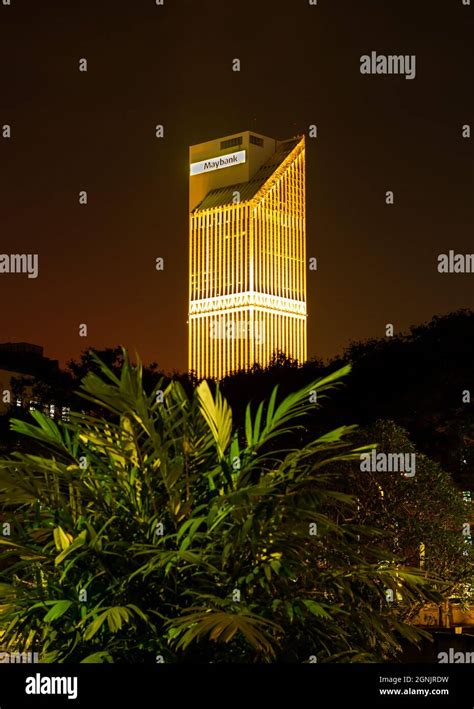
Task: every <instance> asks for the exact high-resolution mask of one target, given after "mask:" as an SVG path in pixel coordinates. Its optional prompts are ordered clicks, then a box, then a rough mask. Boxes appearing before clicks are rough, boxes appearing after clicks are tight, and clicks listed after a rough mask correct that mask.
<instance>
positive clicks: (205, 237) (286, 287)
mask: <svg viewBox="0 0 474 709" xmlns="http://www.w3.org/2000/svg"><path fill="white" fill-rule="evenodd" d="M189 180H190V186H189V211H190V249H189V260H190V269H189V270H190V277H189V368H190V369H191V370H193V371H194V372H195V373H196V374H197V376H198V377H214V378H217V379H220V378H222V377H224V376H225V375H226V374H229V373H231V372H234V371H236V370H239V369H248V368H249V367H251V366H252V365H253V364H254V363H259V364H261V365H263V366H265V365H266V364H268V362H269V361H270V360H271V358H272V355H273V353H275V352H277V351H281V352H284V353H285V354H286V355H287V356H288V357H292V358H293V359H296V360H298V361H299V362H303V361H304V360H305V359H306V265H305V264H306V221H305V141H304V136H299V137H296V138H291V139H290V140H283V141H277V140H274V139H273V138H268V137H266V136H263V135H258V134H256V133H253V132H249V131H246V132H244V133H240V134H236V135H231V136H227V137H225V138H221V139H218V140H212V141H209V142H207V143H201V144H199V145H194V146H192V147H191V148H190V178H189Z"/></svg>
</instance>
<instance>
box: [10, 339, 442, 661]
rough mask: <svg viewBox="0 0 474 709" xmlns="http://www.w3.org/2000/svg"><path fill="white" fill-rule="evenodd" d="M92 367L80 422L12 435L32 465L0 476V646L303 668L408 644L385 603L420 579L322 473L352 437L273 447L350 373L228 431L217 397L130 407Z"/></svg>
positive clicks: (130, 378) (124, 373) (133, 394)
mask: <svg viewBox="0 0 474 709" xmlns="http://www.w3.org/2000/svg"><path fill="white" fill-rule="evenodd" d="M98 364H99V366H100V374H96V373H89V374H88V375H87V376H86V378H85V379H84V381H83V385H82V396H83V398H84V399H85V400H86V401H88V402H89V410H88V411H87V410H84V411H81V412H76V413H71V415H70V421H69V422H68V423H61V422H55V421H52V420H51V419H50V418H48V417H47V416H45V415H43V414H41V413H39V412H32V416H33V419H34V421H33V422H32V423H25V422H21V421H14V422H13V424H12V426H13V428H14V430H15V431H16V432H18V433H21V434H24V436H25V437H26V438H25V441H28V440H30V441H32V440H34V441H35V442H36V443H37V444H39V445H40V446H41V447H42V448H43V449H44V450H43V451H42V453H41V454H38V452H25V451H17V452H15V453H13V454H12V455H10V456H9V457H8V458H5V459H3V460H1V461H0V508H1V509H2V510H3V512H2V523H3V529H4V530H5V529H8V527H9V528H10V531H9V533H8V534H5V533H4V534H3V535H0V582H1V583H0V629H1V631H2V632H3V638H2V644H3V646H4V647H11V648H13V647H14V648H15V649H16V650H18V649H21V650H22V651H27V650H31V649H34V650H36V651H39V652H40V653H41V658H42V660H43V661H46V662H48V661H60V662H61V661H80V662H104V661H114V662H121V661H122V662H124V661H126V662H156V661H158V662H160V661H163V662H255V661H273V660H286V661H297V662H305V661H308V658H309V657H310V656H313V657H314V656H316V657H317V658H318V661H331V660H332V661H337V660H339V661H356V660H377V659H384V658H389V657H392V656H393V654H394V653H396V652H397V650H398V648H399V643H400V639H402V638H406V639H408V640H412V641H416V640H417V639H418V637H419V633H418V631H415V630H414V629H413V628H411V627H410V626H408V625H406V624H404V623H403V622H402V621H401V620H400V613H399V612H398V611H397V604H393V603H392V604H390V603H388V602H387V600H386V596H387V589H392V590H393V591H394V593H395V597H396V598H398V599H399V602H398V606H401V605H405V606H406V605H407V604H410V603H415V602H416V601H419V600H420V598H424V597H425V596H427V597H429V595H430V591H429V586H428V585H427V581H426V579H425V578H423V577H422V576H421V575H420V573H419V572H416V571H415V570H410V569H404V568H402V567H401V566H400V565H399V564H398V563H397V560H396V559H395V558H394V557H391V558H387V553H386V552H381V551H379V549H378V546H377V540H378V537H379V536H380V532H375V530H371V529H369V528H366V527H362V526H357V525H355V524H354V522H353V519H354V509H353V508H354V504H355V501H354V499H353V498H352V497H351V496H350V495H346V494H342V493H340V492H339V493H338V492H336V491H334V490H332V489H331V473H330V472H328V470H329V469H330V468H332V467H334V465H335V464H337V462H338V461H347V460H353V459H357V458H358V457H359V455H360V450H361V449H358V450H352V449H351V448H350V445H349V444H348V443H347V442H346V438H347V436H348V434H350V433H351V431H352V427H343V428H339V429H337V430H335V431H331V432H329V433H327V434H325V435H323V436H320V437H318V438H316V439H315V440H313V441H312V442H311V443H310V444H309V445H306V446H304V447H301V448H295V447H294V446H292V445H291V444H290V443H288V441H291V440H294V438H295V437H294V434H295V431H297V430H298V427H301V426H304V425H305V414H306V413H308V411H309V410H310V409H311V407H314V406H315V405H316V404H314V403H312V402H313V401H314V398H315V397H314V392H316V393H317V400H318V402H321V400H323V399H324V396H325V395H326V394H327V393H328V392H329V391H330V390H331V389H332V388H333V387H335V386H338V384H339V380H340V378H341V377H342V376H344V375H345V374H347V372H348V368H344V369H342V370H339V371H338V372H336V373H335V374H333V375H330V376H329V377H326V378H325V379H322V380H319V381H317V382H313V383H312V384H311V385H309V386H307V387H305V388H304V389H302V390H301V391H298V392H295V393H293V394H291V395H290V396H288V397H286V398H284V399H283V400H279V397H278V391H277V389H275V390H274V392H273V394H272V396H271V398H270V400H269V401H268V402H267V403H261V404H259V405H258V406H251V405H250V404H249V406H248V407H247V414H246V419H245V430H242V431H239V430H236V428H235V426H234V425H233V421H232V412H231V410H230V408H229V406H228V404H227V402H226V400H225V399H224V398H223V397H222V395H221V393H220V392H219V388H218V387H213V390H211V387H210V386H209V385H208V383H207V382H205V381H204V382H201V383H200V384H199V385H198V386H197V388H196V389H195V392H194V395H193V396H192V397H191V398H189V397H188V396H187V395H186V394H185V392H184V390H183V388H182V386H181V385H180V384H179V383H178V382H176V381H172V382H170V383H168V384H167V385H166V386H164V385H163V383H162V382H160V383H158V385H157V386H156V387H155V389H154V390H153V391H152V392H150V393H146V392H145V391H144V388H143V382H142V369H141V366H140V363H138V364H137V365H133V364H131V363H130V361H129V359H128V356H127V354H126V353H125V352H124V362H123V366H122V369H121V374H120V376H119V377H118V376H116V375H115V374H114V373H113V372H112V371H111V370H109V369H108V368H107V367H106V366H105V365H103V364H102V363H100V362H98ZM161 386H164V388H163V389H162V388H161ZM318 405H319V403H318ZM86 408H87V406H86ZM92 411H96V412H97V411H100V412H101V414H100V415H97V414H92V413H91V412H92ZM329 464H330V465H329ZM5 523H6V524H5ZM1 529H2V527H1V525H0V530H1Z"/></svg>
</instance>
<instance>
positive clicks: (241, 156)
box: [190, 150, 245, 175]
mask: <svg viewBox="0 0 474 709" xmlns="http://www.w3.org/2000/svg"><path fill="white" fill-rule="evenodd" d="M242 162H245V150H238V151H237V152H236V153H229V154H228V155H222V156H221V157H219V158H209V160H201V161H200V162H192V163H191V165H190V167H191V175H200V174H201V173H202V172H212V171H213V170H222V168H223V167H232V166H233V165H240V163H242Z"/></svg>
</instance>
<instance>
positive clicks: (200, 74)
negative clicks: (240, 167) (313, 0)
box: [0, 0, 474, 370]
mask: <svg viewBox="0 0 474 709" xmlns="http://www.w3.org/2000/svg"><path fill="white" fill-rule="evenodd" d="M11 1H12V5H11V6H9V7H8V6H7V7H4V6H3V5H2V2H3V0H0V126H1V125H3V124H5V123H8V124H11V126H12V131H13V134H12V138H11V139H10V140H4V139H1V138H0V236H1V239H0V243H1V248H0V251H1V253H7V254H9V253H38V254H39V263H40V272H39V277H38V278H37V279H36V280H35V279H28V278H27V277H26V276H24V275H11V274H3V275H0V303H1V310H0V313H1V315H0V341H24V340H26V341H29V342H34V343H37V344H42V345H44V347H45V354H46V355H47V356H49V357H53V358H59V359H60V360H61V361H62V362H63V363H64V362H65V360H67V359H68V358H70V357H77V355H78V354H79V352H80V351H81V350H83V349H85V348H87V347H89V346H95V347H105V346H114V345H116V344H124V345H126V346H127V347H129V348H131V349H132V350H135V349H136V350H138V352H139V353H140V355H141V357H142V359H143V360H144V361H146V362H149V361H152V360H155V361H157V362H158V364H159V365H160V366H161V367H163V368H165V369H167V370H170V369H175V368H176V369H185V367H186V364H187V362H186V352H187V326H186V319H187V297H188V263H187V257H188V221H187V219H188V214H187V198H188V146H189V145H191V144H194V143H199V142H203V141H206V140H210V139H213V138H218V137H220V136H223V135H228V134H232V133H236V132H239V131H243V130H248V129H253V130H255V131H258V132H260V133H263V134H265V135H269V136H271V137H275V138H280V139H284V138H288V137H290V136H292V135H295V134H297V133H302V132H307V130H308V126H309V125H310V124H313V123H314V124H317V126H318V138H317V139H316V140H308V141H307V216H308V219H307V241H308V256H316V257H317V258H318V271H317V272H316V273H309V274H308V311H309V319H308V331H309V355H310V356H315V355H317V356H321V357H328V356H331V355H333V354H336V353H337V352H339V351H340V350H341V349H342V348H343V347H344V346H345V345H346V344H347V343H348V342H349V341H350V340H357V339H362V338H366V337H369V336H383V335H384V334H385V325H386V323H393V324H394V326H395V330H396V331H397V330H400V329H401V330H405V329H406V328H408V327H409V326H410V325H411V324H415V323H419V322H422V321H424V320H427V319H430V318H431V317H432V316H433V315H434V314H443V313H446V312H449V311H450V310H453V309H457V308H460V307H473V306H474V274H447V275H446V274H439V273H438V272H437V256H438V254H440V253H446V252H447V251H448V250H450V249H453V250H455V251H456V252H461V253H471V252H473V251H474V239H473V224H474V218H473V217H474V175H473V147H472V146H473V138H471V139H470V140H467V139H463V138H462V137H461V126H462V125H463V124H466V123H469V124H471V126H473V127H474V112H473V83H474V82H473V68H474V62H473V55H474V41H473V37H474V19H473V18H474V3H473V6H463V4H462V0H440V1H439V2H435V0H319V1H318V4H317V6H316V7H312V6H310V5H309V3H308V1H307V0H286V1H285V2H283V1H281V0H251V1H250V0H243V1H241V2H230V1H229V2H227V1H226V2H224V1H223V0H175V1H172V0H165V5H164V6H163V7H157V6H156V4H155V0H127V1H126V0H82V1H81V0H67V2H65V0H56V1H55V2H53V1H52V0H42V1H41V2H39V1H38V0H11ZM372 50H374V51H377V52H378V53H382V54H397V55H399V54H415V55H416V78H415V79H414V80H411V81H410V80H406V79H405V78H404V77H403V76H363V75H361V74H360V71H359V67H360V56H361V55H363V54H368V53H370V52H371V51H372ZM81 57H84V58H86V59H87V60H88V66H89V70H88V72H87V73H80V72H79V70H78V62H79V59H80V58H81ZM235 57H238V58H239V59H240V60H241V65H242V69H241V72H240V73H236V72H233V71H232V68H231V67H232V60H233V58H235ZM156 124H163V125H164V127H165V138H164V139H162V140H158V139H157V138H155V125H156ZM80 190H87V191H88V195H89V204H88V205H87V206H86V207H84V206H80V205H79V204H78V193H79V191H80ZM386 190H393V191H394V193H395V204H394V205H393V206H388V205H386V204H385V192H386ZM157 256H162V257H163V258H164V259H165V270H164V272H162V273H159V272H157V271H156V270H155V259H156V257H157ZM80 323H86V324H87V325H88V332H89V335H88V337H87V338H82V337H79V324H80Z"/></svg>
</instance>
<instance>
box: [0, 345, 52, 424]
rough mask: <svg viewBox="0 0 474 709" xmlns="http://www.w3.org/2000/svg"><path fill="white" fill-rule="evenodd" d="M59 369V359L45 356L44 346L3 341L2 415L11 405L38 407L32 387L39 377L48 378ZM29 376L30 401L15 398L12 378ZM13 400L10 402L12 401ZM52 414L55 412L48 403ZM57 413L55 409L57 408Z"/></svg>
mask: <svg viewBox="0 0 474 709" xmlns="http://www.w3.org/2000/svg"><path fill="white" fill-rule="evenodd" d="M58 371H59V364H58V361H57V360H55V359H49V358H48V357H45V356H44V355H43V348H42V347H41V346H40V345H32V344H30V343H29V342H5V343H1V344H0V415H2V414H5V413H6V412H7V411H8V409H9V408H10V406H11V405H12V404H13V405H17V406H30V408H34V406H32V404H34V402H33V400H32V389H33V386H34V384H35V382H36V381H37V380H41V379H44V378H47V377H49V376H51V375H54V374H56V373H57V372H58ZM20 377H21V378H24V379H26V380H27V381H28V382H29V384H27V386H26V387H25V390H26V397H25V398H26V399H27V401H22V400H20V399H17V400H15V398H16V397H15V396H14V392H13V387H12V379H17V378H20ZM8 399H9V401H8ZM47 408H48V413H51V408H50V405H48V407H47ZM53 413H54V410H53Z"/></svg>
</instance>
